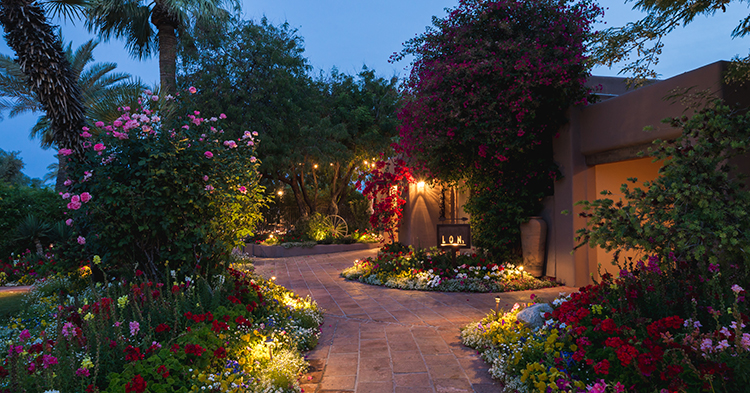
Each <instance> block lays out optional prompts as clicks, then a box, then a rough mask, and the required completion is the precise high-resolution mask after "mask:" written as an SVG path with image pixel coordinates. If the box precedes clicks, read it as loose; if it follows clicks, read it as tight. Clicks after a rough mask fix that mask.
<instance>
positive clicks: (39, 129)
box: [29, 115, 55, 150]
mask: <svg viewBox="0 0 750 393" xmlns="http://www.w3.org/2000/svg"><path fill="white" fill-rule="evenodd" d="M29 139H32V140H33V139H39V140H40V142H41V146H42V149H45V150H47V149H49V148H50V147H52V146H54V145H55V130H54V129H53V128H52V122H51V121H50V119H49V118H48V117H47V116H46V115H42V116H39V119H37V121H36V123H35V124H34V126H33V127H31V132H29Z"/></svg>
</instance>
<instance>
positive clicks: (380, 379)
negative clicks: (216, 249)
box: [255, 250, 575, 393]
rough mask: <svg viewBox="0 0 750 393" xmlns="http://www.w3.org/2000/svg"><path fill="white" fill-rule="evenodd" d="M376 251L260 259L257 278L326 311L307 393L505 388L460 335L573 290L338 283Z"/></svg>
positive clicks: (411, 392) (455, 391)
mask: <svg viewBox="0 0 750 393" xmlns="http://www.w3.org/2000/svg"><path fill="white" fill-rule="evenodd" d="M376 253H377V250H365V251H354V252H346V253H339V254H324V255H309V256H300V257H291V258H276V259H270V258H267V259H261V258H256V259H255V267H256V272H257V273H258V274H261V275H262V276H264V277H266V278H270V277H276V283H277V284H279V285H283V286H285V287H287V288H288V289H290V290H292V291H294V292H296V293H297V294H299V295H300V296H307V295H310V296H311V297H312V298H313V299H315V300H316V301H317V302H318V304H319V305H320V307H322V308H323V309H324V310H325V320H324V322H323V325H322V326H321V329H322V333H321V338H320V341H319V343H318V346H317V347H316V348H315V349H314V350H312V351H310V352H309V353H308V354H307V358H308V360H309V361H310V363H311V367H310V371H309V372H308V373H307V374H306V375H305V376H303V378H302V380H301V383H302V388H303V389H304V392H305V393H331V392H352V391H353V392H359V393H369V392H372V393H381V392H383V393H386V392H389V393H390V392H393V393H399V392H409V393H420V392H426V393H448V392H451V393H461V392H477V393H479V392H481V393H485V392H493V391H499V387H498V386H497V385H496V384H495V382H494V381H493V380H492V378H491V377H490V374H489V373H488V372H487V371H486V366H485V364H484V363H483V362H482V360H481V359H480V358H479V356H478V355H477V353H476V352H475V351H473V350H472V349H470V348H466V347H464V346H463V345H461V340H460V333H459V331H460V328H461V327H462V326H463V325H465V324H467V323H469V322H471V321H475V320H477V319H480V318H482V317H483V316H485V315H486V314H487V313H488V312H489V311H490V310H492V309H494V308H495V297H500V299H501V301H500V308H503V309H509V308H511V307H513V304H515V303H517V302H528V301H529V298H530V296H531V294H532V293H534V294H536V295H537V296H539V297H541V298H542V299H547V300H551V299H553V298H555V297H556V296H557V295H558V294H559V293H560V292H572V291H574V290H575V289H574V288H570V287H558V288H549V289H543V290H537V291H524V292H510V293H500V294H497V293H481V294H478V293H442V292H422V291H404V290H398V289H390V288H384V287H378V286H371V285H367V284H362V283H358V282H352V281H346V280H344V279H343V278H341V277H340V276H339V273H340V272H341V270H343V269H344V268H347V267H349V266H351V265H352V263H353V261H354V260H355V259H362V258H365V257H368V256H373V255H375V254H376Z"/></svg>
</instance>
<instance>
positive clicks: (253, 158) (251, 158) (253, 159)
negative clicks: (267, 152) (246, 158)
mask: <svg viewBox="0 0 750 393" xmlns="http://www.w3.org/2000/svg"><path fill="white" fill-rule="evenodd" d="M255 161H258V159H257V158H255V157H250V162H255Z"/></svg>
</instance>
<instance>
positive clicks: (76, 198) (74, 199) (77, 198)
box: [70, 195, 81, 202]
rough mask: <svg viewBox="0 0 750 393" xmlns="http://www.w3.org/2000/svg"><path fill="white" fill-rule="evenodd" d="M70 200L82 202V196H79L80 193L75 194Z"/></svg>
mask: <svg viewBox="0 0 750 393" xmlns="http://www.w3.org/2000/svg"><path fill="white" fill-rule="evenodd" d="M70 201H71V202H80V201H81V197H80V196H78V195H73V196H72V197H70Z"/></svg>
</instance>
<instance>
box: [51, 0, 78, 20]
mask: <svg viewBox="0 0 750 393" xmlns="http://www.w3.org/2000/svg"><path fill="white" fill-rule="evenodd" d="M41 5H42V8H44V11H45V12H46V13H48V14H49V15H50V17H51V18H52V19H54V18H56V17H58V16H59V17H60V18H62V19H63V20H65V21H68V20H70V21H73V20H74V19H79V18H81V17H82V16H83V15H84V10H85V9H86V7H88V0H46V1H44V2H43V3H41Z"/></svg>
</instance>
